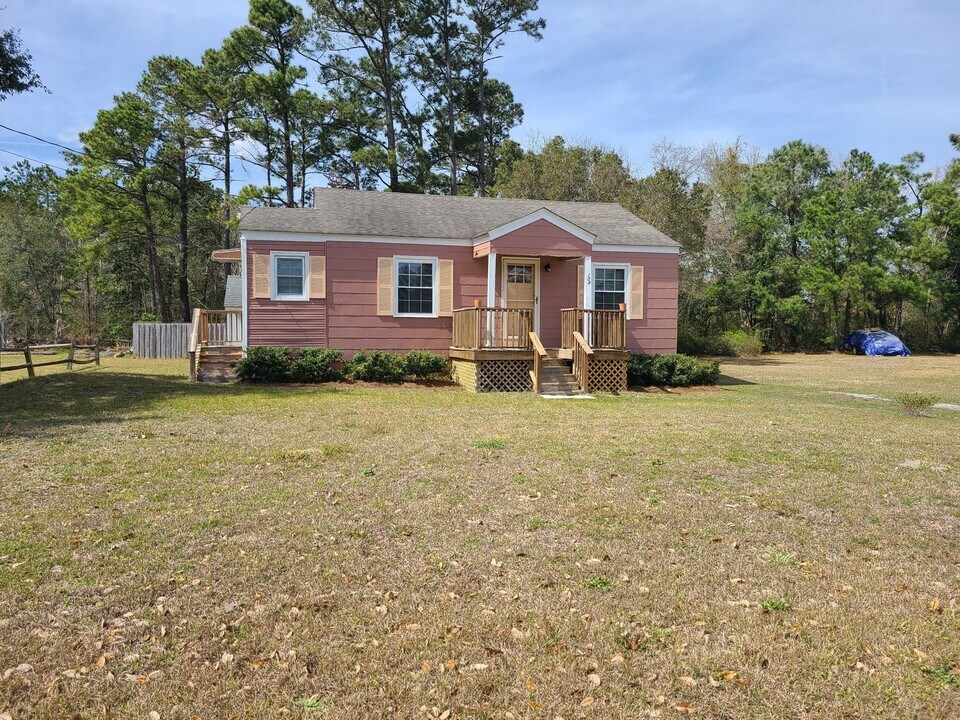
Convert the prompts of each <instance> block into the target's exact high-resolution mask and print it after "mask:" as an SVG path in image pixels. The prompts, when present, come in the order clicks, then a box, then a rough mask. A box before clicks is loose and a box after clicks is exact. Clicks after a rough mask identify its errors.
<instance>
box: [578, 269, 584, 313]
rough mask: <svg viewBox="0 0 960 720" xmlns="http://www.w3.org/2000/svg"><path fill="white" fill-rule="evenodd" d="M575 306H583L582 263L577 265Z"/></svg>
mask: <svg viewBox="0 0 960 720" xmlns="http://www.w3.org/2000/svg"><path fill="white" fill-rule="evenodd" d="M577 307H578V308H582V307H583V265H577Z"/></svg>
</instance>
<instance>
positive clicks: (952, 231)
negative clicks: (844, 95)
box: [494, 135, 960, 354]
mask: <svg viewBox="0 0 960 720" xmlns="http://www.w3.org/2000/svg"><path fill="white" fill-rule="evenodd" d="M950 141H951V142H952V144H953V146H954V148H955V149H956V150H957V151H958V152H960V136H958V135H953V136H951V138H950ZM501 156H502V161H501V164H500V166H499V167H498V169H497V181H496V185H495V188H494V190H495V192H497V193H498V194H499V195H501V196H503V197H516V198H521V197H523V198H540V199H544V200H575V201H577V200H578V201H599V202H618V203H620V204H622V205H623V206H624V207H626V208H628V209H629V210H631V211H632V212H634V213H635V214H637V215H638V216H639V217H641V218H643V219H644V220H647V221H648V222H650V223H651V224H652V225H654V226H655V227H657V228H658V229H660V230H662V231H663V232H665V233H666V234H667V235H669V236H670V237H672V238H673V239H674V240H676V241H677V242H679V243H680V244H681V245H682V247H683V250H682V252H681V256H680V306H679V326H680V338H679V344H680V349H681V350H682V351H686V352H692V353H698V354H713V353H718V352H722V351H723V350H724V349H725V348H724V341H723V336H724V333H727V332H731V331H734V332H746V333H749V334H751V335H753V336H754V337H756V338H757V339H758V340H759V341H762V343H763V344H764V346H765V347H767V348H769V349H775V350H824V349H839V348H841V347H842V345H843V341H844V339H845V338H846V337H847V336H848V335H849V334H850V332H851V331H852V330H854V329H857V328H862V327H883V328H885V329H888V330H891V331H892V332H894V333H896V334H898V335H901V336H902V337H903V338H904V339H905V340H906V341H907V342H908V344H912V345H913V346H914V347H915V348H917V349H925V350H945V351H957V350H958V349H960V158H958V159H955V160H953V161H952V162H951V163H950V165H949V167H948V168H947V169H946V171H945V172H943V173H939V174H938V175H937V176H934V174H933V173H930V172H924V171H922V170H921V169H920V168H921V166H922V164H923V162H924V157H923V155H922V154H921V153H911V154H909V155H907V156H906V157H904V158H903V159H902V160H901V161H900V162H899V163H897V164H893V165H891V164H888V163H883V162H877V161H876V160H875V159H874V158H873V157H872V156H871V155H870V154H869V153H867V152H863V151H860V150H852V151H850V153H849V154H848V155H847V156H846V157H843V158H840V159H837V160H831V158H830V157H829V155H828V153H827V151H826V150H825V149H824V148H822V147H818V146H816V145H811V144H809V143H805V142H802V141H799V140H797V141H793V142H789V143H787V144H786V145H784V146H782V147H780V148H777V149H775V150H774V151H773V152H771V153H769V155H767V156H766V157H763V156H761V155H760V154H759V153H758V152H757V151H756V150H751V149H750V148H748V147H747V146H746V145H745V144H744V143H742V142H737V143H734V144H733V145H730V146H722V145H716V144H709V145H707V146H705V147H689V146H683V145H678V144H676V143H671V142H667V141H664V142H661V143H659V144H658V145H657V146H656V147H654V148H653V150H652V152H651V160H652V165H653V168H652V172H651V173H649V174H647V175H637V174H634V173H631V170H630V168H629V167H628V165H627V164H626V162H625V161H624V159H623V158H622V157H621V155H619V154H618V153H616V152H613V151H610V150H608V149H604V148H602V147H598V146H590V145H586V146H584V145H576V144H572V145H571V144H568V143H567V142H565V141H564V139H563V138H559V137H558V138H554V139H552V140H550V141H549V142H546V143H543V144H542V145H541V147H538V148H534V149H531V150H526V151H524V150H523V149H521V148H520V147H519V146H518V145H516V144H515V143H513V142H512V141H510V140H508V141H506V142H505V143H504V144H503V146H502V148H501Z"/></svg>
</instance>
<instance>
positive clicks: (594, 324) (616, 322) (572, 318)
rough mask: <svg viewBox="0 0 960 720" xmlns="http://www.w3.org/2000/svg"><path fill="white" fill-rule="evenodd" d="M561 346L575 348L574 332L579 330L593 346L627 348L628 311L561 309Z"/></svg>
mask: <svg viewBox="0 0 960 720" xmlns="http://www.w3.org/2000/svg"><path fill="white" fill-rule="evenodd" d="M560 318H561V334H560V346H561V347H562V348H564V349H567V350H570V349H572V348H573V345H574V343H573V333H574V331H578V332H579V333H580V334H581V335H583V336H584V337H585V338H586V339H587V341H588V344H589V345H590V346H591V347H595V348H601V349H604V350H626V349H627V313H626V311H625V310H591V309H589V308H564V309H562V310H561V311H560Z"/></svg>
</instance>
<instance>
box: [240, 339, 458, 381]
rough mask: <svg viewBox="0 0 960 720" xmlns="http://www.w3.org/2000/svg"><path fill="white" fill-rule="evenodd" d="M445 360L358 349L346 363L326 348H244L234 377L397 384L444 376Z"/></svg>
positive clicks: (421, 354) (413, 352)
mask: <svg viewBox="0 0 960 720" xmlns="http://www.w3.org/2000/svg"><path fill="white" fill-rule="evenodd" d="M446 370H447V361H446V358H444V357H442V356H441V355H437V354H436V353H433V352H429V351H428V350H411V351H410V352H408V353H407V354H406V355H395V354H394V353H389V352H383V351H381V350H374V351H372V352H366V351H365V350H361V351H360V352H358V353H357V354H356V355H354V356H353V358H351V359H350V361H349V362H344V360H343V353H342V352H341V351H339V350H331V349H329V348H303V349H301V350H299V351H297V352H294V351H293V350H291V349H290V348H287V347H268V346H262V345H261V346H256V347H251V348H248V349H247V354H246V356H245V357H244V358H243V359H242V360H240V361H239V362H238V363H237V377H238V378H239V379H240V380H241V381H243V382H251V383H282V382H296V383H324V382H337V381H339V380H344V379H346V378H351V379H353V380H366V381H368V382H400V381H401V380H402V379H403V378H404V377H407V376H411V375H412V376H414V377H416V378H417V379H423V378H427V377H430V376H432V375H438V374H440V373H444V372H446Z"/></svg>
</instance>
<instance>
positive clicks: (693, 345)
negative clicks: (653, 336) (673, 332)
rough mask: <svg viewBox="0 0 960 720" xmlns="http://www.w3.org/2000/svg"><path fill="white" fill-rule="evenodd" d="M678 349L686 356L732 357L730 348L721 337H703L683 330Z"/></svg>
mask: <svg viewBox="0 0 960 720" xmlns="http://www.w3.org/2000/svg"><path fill="white" fill-rule="evenodd" d="M677 348H678V349H679V351H680V352H682V353H684V354H686V355H730V354H731V350H730V346H729V345H728V344H727V343H726V341H725V340H724V339H723V337H722V336H720V335H701V334H698V333H693V332H690V331H684V330H681V331H680V334H679V335H678V336H677Z"/></svg>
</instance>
